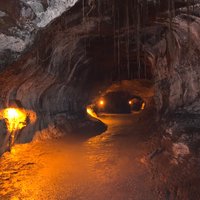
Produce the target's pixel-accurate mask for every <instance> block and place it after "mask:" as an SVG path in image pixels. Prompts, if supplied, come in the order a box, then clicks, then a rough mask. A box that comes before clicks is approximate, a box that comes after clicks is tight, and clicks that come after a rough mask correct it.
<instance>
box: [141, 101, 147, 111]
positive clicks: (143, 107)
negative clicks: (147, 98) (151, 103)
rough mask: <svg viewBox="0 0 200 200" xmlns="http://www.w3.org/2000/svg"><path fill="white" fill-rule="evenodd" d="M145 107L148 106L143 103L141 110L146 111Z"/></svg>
mask: <svg viewBox="0 0 200 200" xmlns="http://www.w3.org/2000/svg"><path fill="white" fill-rule="evenodd" d="M145 106H146V104H145V102H143V103H142V106H141V110H144V109H145Z"/></svg>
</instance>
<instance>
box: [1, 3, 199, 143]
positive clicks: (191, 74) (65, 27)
mask: <svg viewBox="0 0 200 200" xmlns="http://www.w3.org/2000/svg"><path fill="white" fill-rule="evenodd" d="M114 2H115V1H114ZM7 3H8V4H9V3H10V5H8V6H7V7H5V9H4V13H6V11H7V10H6V8H7V9H8V8H11V7H12V6H13V4H12V2H11V1H8V2H7ZM125 3H130V2H129V1H126V2H125ZM11 5H12V6H11ZM102 5H103V6H102V9H101V11H102V12H100V10H99V7H98V6H96V7H94V8H93V9H92V10H91V6H90V5H89V4H88V2H85V5H84V6H85V8H84V9H83V5H82V2H80V1H78V2H76V4H75V5H73V7H72V8H70V9H69V10H68V11H67V12H63V13H61V16H60V17H58V18H55V19H53V20H52V21H51V22H49V24H47V25H46V26H45V27H42V28H41V27H40V28H38V27H37V28H35V27H34V26H33V27H31V28H30V27H29V28H30V30H31V31H30V30H29V28H28V29H26V28H27V27H26V25H27V24H29V25H30V24H32V22H33V21H34V20H35V19H36V17H37V16H34V13H33V14H32V15H28V16H27V15H25V16H26V20H24V18H23V19H21V18H20V17H21V14H20V12H21V11H20V9H19V10H18V12H17V14H16V16H15V15H14V16H12V17H10V15H11V14H10V13H11V11H9V12H8V11H7V13H6V17H7V18H9V17H10V18H11V19H10V18H9V19H7V18H5V16H4V17H1V33H2V34H4V35H6V34H7V35H9V34H11V33H10V32H9V31H10V29H8V27H9V28H10V27H12V26H14V27H15V26H16V22H15V21H14V20H13V19H14V18H17V17H18V18H20V20H22V22H21V21H20V20H19V21H20V22H21V23H22V24H23V25H21V32H20V33H19V31H18V32H14V31H13V32H12V38H10V37H9V38H7V40H9V39H12V40H13V37H16V40H14V41H15V42H16V44H17V45H18V46H19V49H17V51H16V49H14V50H13V49H11V47H10V46H9V48H4V49H1V54H0V56H1V69H2V70H1V76H0V96H1V108H3V107H5V106H6V105H7V106H8V104H9V101H10V100H12V99H17V100H19V101H20V102H21V103H22V105H23V106H24V108H26V109H30V110H33V111H35V112H36V113H37V115H38V116H39V117H38V121H37V122H36V124H34V125H30V126H28V127H26V128H25V129H24V130H22V133H21V135H20V137H19V139H18V141H19V142H29V141H31V140H32V139H33V137H34V134H35V132H36V131H39V132H40V131H41V130H43V129H45V128H47V127H48V126H49V124H51V123H52V122H55V121H56V119H57V117H58V118H59V116H62V117H63V116H64V118H65V120H64V121H65V123H66V121H67V120H69V119H72V118H73V119H76V118H82V117H85V116H86V114H85V106H86V105H87V104H88V103H89V102H90V100H91V98H92V97H93V96H95V95H96V94H97V93H98V91H99V90H100V89H102V87H103V88H104V87H106V86H107V85H109V84H110V83H111V82H112V81H117V80H119V79H130V78H150V79H152V80H153V81H154V83H155V106H156V108H157V110H158V112H159V113H160V115H164V114H166V113H174V112H187V113H195V114H198V113H199V56H198V55H199V44H198V38H199V33H200V30H199V12H200V9H199V4H198V3H197V4H195V7H194V8H193V7H192V8H191V9H190V13H189V14H188V12H187V8H186V7H185V4H183V5H182V6H183V7H182V8H177V12H176V14H175V16H173V18H172V21H171V22H170V21H169V20H168V21H167V19H169V15H168V13H167V12H166V9H162V15H163V16H162V20H161V21H159V23H158V22H157V20H158V19H156V17H155V16H154V15H153V14H152V13H151V12H149V16H150V17H149V16H148V17H149V18H150V20H147V21H144V23H143V24H142V25H141V27H140V29H139V30H138V29H137V28H135V27H134V23H135V21H131V19H130V20H129V23H130V25H131V23H132V26H131V27H130V29H129V28H128V30H129V32H128V33H127V29H126V28H127V16H126V12H125V10H126V6H124V5H121V4H120V3H119V1H116V4H114V5H118V7H116V8H113V2H109V1H105V2H104V1H103V3H102ZM15 6H18V7H19V8H21V9H22V8H23V7H24V6H25V5H24V4H23V5H20V6H19V5H15ZM44 7H45V6H44ZM163 7H164V6H163ZM119 8H121V9H122V10H120V9H119ZM27 9H28V8H27ZM45 9H48V5H46V7H45ZM140 12H142V10H140ZM113 13H114V14H113ZM119 14H120V15H119ZM2 15H3V14H2ZM141 15H142V14H141ZM30 16H31V21H28V20H30ZM83 16H84V17H83ZM27 18H28V19H27ZM163 19H164V20H163ZM6 20H8V21H6ZM117 20H119V23H117ZM136 21H137V20H136ZM6 23H7V24H9V26H6V25H5V24H6ZM2 24H3V25H2ZM24 26H25V28H24ZM116 26H117V27H116ZM128 27H129V26H128ZM188 27H189V28H188ZM23 28H24V29H23ZM115 29H118V30H115ZM113 30H114V31H113ZM1 36H2V35H1ZM19 36H20V37H21V38H20V40H19V38H18V37H19ZM113 38H114V39H113ZM116 38H117V39H116ZM4 39H5V37H4ZM138 39H139V41H140V44H139V47H140V52H139V55H138ZM7 40H1V42H2V41H7ZM27 41H28V42H27ZM12 42H13V41H12ZM21 42H26V43H25V44H24V43H23V45H24V46H23V45H22V44H21ZM128 42H129V43H128ZM6 44H7V43H6ZM8 44H9V43H8ZM127 44H128V51H127ZM21 45H22V46H23V47H24V48H21ZM4 46H5V45H4ZM127 53H128V54H129V57H128V58H127ZM138 56H139V60H140V61H141V62H143V63H145V64H146V66H147V71H146V73H147V74H146V75H145V76H144V77H141V74H138V63H137V61H138ZM129 61H131V62H129ZM128 62H129V63H128ZM128 64H129V65H128ZM128 67H129V69H128ZM131 70H132V74H133V76H132V77H131V76H129V75H128V71H129V73H130V71H131ZM1 126H2V129H1V130H2V133H1V137H2V140H1V141H4V143H5V140H6V139H5V135H6V130H5V128H4V127H3V124H1ZM65 128H66V127H65ZM66 129H67V128H66Z"/></svg>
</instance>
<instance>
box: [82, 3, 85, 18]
mask: <svg viewBox="0 0 200 200" xmlns="http://www.w3.org/2000/svg"><path fill="white" fill-rule="evenodd" d="M82 12H83V20H84V18H85V0H82Z"/></svg>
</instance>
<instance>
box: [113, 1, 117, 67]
mask: <svg viewBox="0 0 200 200" xmlns="http://www.w3.org/2000/svg"><path fill="white" fill-rule="evenodd" d="M112 15H113V42H114V45H113V46H114V66H115V67H116V66H117V61H116V57H117V56H116V46H117V45H116V3H115V0H113V14H112ZM114 71H117V70H114Z"/></svg>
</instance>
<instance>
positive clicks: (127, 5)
mask: <svg viewBox="0 0 200 200" xmlns="http://www.w3.org/2000/svg"><path fill="white" fill-rule="evenodd" d="M128 2H129V1H127V4H126V26H127V31H128V33H127V37H126V54H127V72H128V74H127V75H128V79H129V78H130V22H129V4H128Z"/></svg>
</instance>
